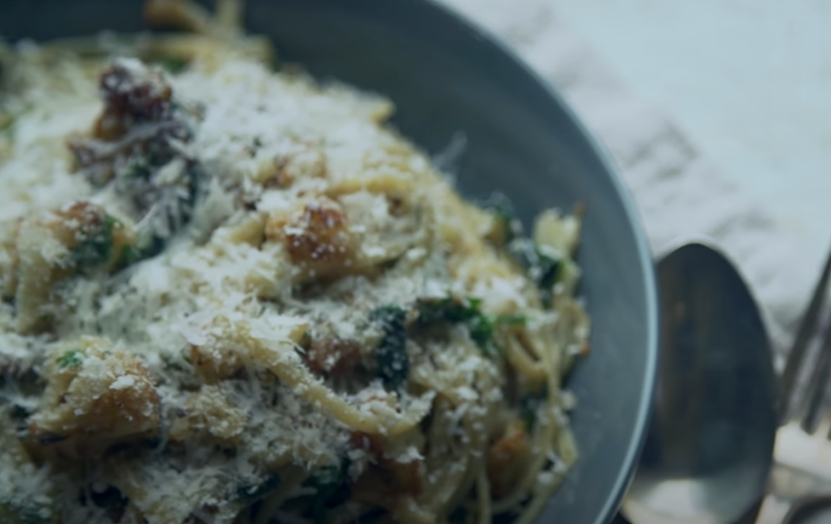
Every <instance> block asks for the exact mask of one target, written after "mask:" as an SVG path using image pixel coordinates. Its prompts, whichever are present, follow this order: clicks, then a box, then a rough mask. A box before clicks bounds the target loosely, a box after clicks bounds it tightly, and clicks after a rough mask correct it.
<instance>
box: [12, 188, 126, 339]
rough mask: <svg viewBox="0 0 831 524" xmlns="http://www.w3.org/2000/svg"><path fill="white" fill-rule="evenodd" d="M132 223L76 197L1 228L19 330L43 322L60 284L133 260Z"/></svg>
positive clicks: (31, 328) (38, 326)
mask: <svg viewBox="0 0 831 524" xmlns="http://www.w3.org/2000/svg"><path fill="white" fill-rule="evenodd" d="M134 243H135V234H134V232H133V229H132V227H130V226H129V225H126V224H124V223H123V222H121V221H120V220H118V219H116V218H115V217H113V216H112V215H109V214H107V212H106V211H105V210H104V209H103V208H101V207H100V206H98V205H96V204H92V203H90V202H85V201H81V202H75V203H72V204H70V205H68V206H66V207H64V208H61V209H59V210H57V211H52V212H47V213H41V214H38V215H35V216H31V217H27V218H25V219H23V220H16V221H13V222H8V223H6V224H4V225H3V226H2V227H0V247H2V248H4V249H3V256H2V260H0V291H1V292H2V296H3V298H14V299H15V304H16V310H17V323H18V330H19V331H20V332H22V333H29V332H33V331H37V330H39V329H42V328H43V327H44V324H45V321H46V320H47V318H48V316H49V314H50V311H49V307H48V306H49V304H50V303H51V302H53V297H52V295H53V292H54V288H55V286H56V284H58V282H60V281H61V280H62V279H64V278H67V277H69V276H71V275H75V274H78V273H86V272H89V271H97V270H103V271H113V270H115V269H116V268H118V267H119V266H120V265H121V264H124V263H126V262H127V261H129V259H130V253H131V249H132V246H133V244H134Z"/></svg>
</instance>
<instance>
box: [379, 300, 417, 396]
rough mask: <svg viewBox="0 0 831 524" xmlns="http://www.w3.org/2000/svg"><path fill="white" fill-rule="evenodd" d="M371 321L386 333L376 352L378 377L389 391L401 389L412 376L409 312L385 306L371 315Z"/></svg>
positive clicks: (396, 307)
mask: <svg viewBox="0 0 831 524" xmlns="http://www.w3.org/2000/svg"><path fill="white" fill-rule="evenodd" d="M370 319H371V320H372V321H374V322H377V323H379V324H380V326H381V329H382V330H383V332H384V337H383V338H382V339H381V344H380V345H379V346H378V349H377V350H376V352H375V360H376V362H377V363H378V375H379V376H380V377H381V380H383V381H384V385H385V386H386V387H387V388H389V389H399V388H401V387H402V386H403V385H404V384H405V383H406V382H407V379H408V377H409V375H410V357H409V356H408V355H407V326H406V324H405V321H406V320H407V312H406V311H405V310H403V309H401V308H400V307H398V306H383V307H380V308H377V309H375V310H373V311H372V312H371V313H370Z"/></svg>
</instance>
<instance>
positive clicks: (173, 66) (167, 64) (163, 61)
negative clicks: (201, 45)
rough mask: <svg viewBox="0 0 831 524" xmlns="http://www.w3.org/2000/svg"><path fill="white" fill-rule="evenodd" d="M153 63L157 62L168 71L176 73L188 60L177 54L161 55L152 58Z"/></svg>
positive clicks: (183, 67) (179, 71)
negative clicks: (154, 58)
mask: <svg viewBox="0 0 831 524" xmlns="http://www.w3.org/2000/svg"><path fill="white" fill-rule="evenodd" d="M153 63H154V64H157V65H158V66H159V67H161V68H162V69H164V70H165V71H167V72H168V73H171V74H174V75H175V74H176V73H181V72H182V71H183V70H184V69H185V68H186V67H187V66H188V64H189V63H190V62H189V61H188V60H185V59H184V58H179V57H177V56H163V57H160V58H157V59H156V60H153Z"/></svg>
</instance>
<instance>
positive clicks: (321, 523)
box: [309, 460, 349, 524]
mask: <svg viewBox="0 0 831 524" xmlns="http://www.w3.org/2000/svg"><path fill="white" fill-rule="evenodd" d="M348 472H349V461H348V460H344V461H343V462H341V464H340V466H327V467H323V468H320V469H318V470H317V471H316V472H315V474H314V476H312V478H311V479H310V480H309V483H310V484H311V486H312V487H314V488H315V489H316V490H317V494H316V495H315V498H314V501H313V502H312V515H313V516H314V520H315V524H327V523H328V515H327V510H328V509H329V508H331V507H333V506H337V505H338V504H342V503H343V502H345V501H346V500H347V499H348V498H349V486H348V485H347V482H346V479H347V474H348Z"/></svg>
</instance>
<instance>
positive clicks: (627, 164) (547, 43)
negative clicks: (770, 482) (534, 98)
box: [443, 0, 828, 366]
mask: <svg viewBox="0 0 831 524" xmlns="http://www.w3.org/2000/svg"><path fill="white" fill-rule="evenodd" d="M443 2H444V3H445V4H446V5H448V6H449V7H451V8H452V9H454V10H456V11H458V12H460V13H462V14H463V15H464V16H466V17H468V18H469V19H471V20H473V21H474V22H475V23H478V24H479V25H480V26H482V27H484V28H485V29H486V30H489V31H490V32H491V33H492V34H494V35H496V36H497V37H499V38H501V39H502V40H503V41H505V42H507V43H508V44H509V47H511V48H512V49H513V50H514V51H515V52H516V53H517V54H518V55H519V56H520V57H521V58H522V59H524V60H525V61H526V62H527V63H528V64H530V65H531V66H532V67H533V68H534V69H536V71H537V72H538V73H539V74H541V75H542V76H543V77H544V78H546V79H547V80H548V81H550V82H551V83H552V84H553V85H554V86H556V88H557V89H558V90H559V92H560V93H561V94H563V95H564V97H565V99H566V100H567V102H568V103H569V104H570V105H571V107H572V108H573V109H574V110H575V112H576V113H577V115H578V116H579V117H580V118H581V119H582V121H583V123H584V124H585V125H586V126H587V127H588V128H589V130H590V131H591V132H592V133H593V135H594V137H595V138H597V139H599V141H600V142H601V143H602V144H603V145H604V146H605V147H606V149H607V150H608V151H609V152H610V153H611V155H612V158H613V159H614V161H615V162H616V164H617V167H618V171H619V173H620V174H621V175H622V176H623V178H624V180H625V182H626V183H627V185H628V187H629V189H630V191H631V192H632V194H633V195H634V197H635V201H636V202H637V204H638V207H639V208H640V213H641V217H642V219H643V222H644V225H645V228H646V231H647V234H648V236H649V239H650V243H651V246H652V249H653V253H655V254H656V255H658V254H660V253H661V252H662V251H663V250H664V249H665V248H666V247H667V246H668V245H669V244H671V243H673V242H675V241H677V240H678V239H679V238H685V237H694V236H700V235H705V236H706V237H708V238H710V239H712V240H714V241H715V242H716V244H717V245H718V246H719V247H720V248H721V249H723V250H724V252H726V253H727V255H728V256H729V257H730V258H731V259H732V260H733V261H734V262H735V263H736V264H737V266H738V267H739V269H740V271H741V272H742V274H743V275H744V276H745V278H746V280H747V281H748V282H749V284H750V286H751V288H752V290H753V292H754V294H755V296H756V298H757V300H758V301H759V302H760V305H761V306H762V308H763V309H764V310H765V314H766V315H767V319H766V320H767V326H768V332H769V334H770V337H771V340H772V342H773V345H774V348H775V350H776V352H777V355H778V357H779V359H778V360H779V362H778V363H777V364H778V365H779V366H781V364H782V360H783V359H782V358H781V357H782V356H783V355H784V354H785V352H786V350H787V348H788V347H789V345H790V343H791V340H792V338H793V335H794V330H795V329H796V326H797V324H798V321H799V319H800V317H801V314H802V312H803V310H804V308H805V307H806V305H807V302H808V300H809V295H810V293H811V291H812V289H813V285H814V284H815V282H816V280H817V278H818V276H819V271H820V266H821V264H822V261H823V259H824V256H825V252H826V250H827V249H828V241H827V240H822V241H817V239H813V238H806V236H807V234H806V233H805V232H804V231H801V230H799V229H798V228H796V227H793V226H791V227H789V224H788V223H787V222H784V221H783V220H779V219H778V217H776V216H774V215H773V213H771V212H769V210H767V209H766V208H765V206H764V204H763V203H762V202H757V201H754V199H753V197H752V196H751V191H749V190H748V187H747V184H748V183H752V181H753V177H752V175H749V174H744V175H745V176H743V177H734V176H730V175H729V174H727V173H724V172H722V171H720V170H719V169H717V168H716V167H715V166H714V165H712V164H711V163H710V162H709V161H708V159H707V157H706V155H704V154H702V153H701V152H700V151H698V150H697V149H696V147H695V146H694V145H693V144H691V143H690V140H689V139H688V138H687V137H685V136H684V133H683V132H682V131H681V130H679V128H678V127H677V126H676V125H675V124H673V122H671V121H670V120H669V119H668V118H667V117H666V116H665V115H664V114H662V112H661V111H660V110H658V109H657V108H656V107H653V106H652V105H650V104H649V103H647V102H644V101H643V100H640V99H639V98H638V97H637V96H636V95H635V94H633V93H632V92H630V91H629V90H628V89H627V87H626V86H625V85H623V84H622V83H621V82H620V81H619V80H618V79H617V78H616V76H615V74H614V68H613V66H610V65H609V64H607V63H604V61H603V60H602V59H601V58H600V57H599V56H597V55H596V54H595V52H594V51H593V50H592V49H591V47H590V46H589V45H588V44H587V43H586V42H585V41H583V40H582V39H581V38H580V36H578V35H577V34H575V33H574V32H573V31H571V30H570V29H569V27H568V25H567V24H566V23H565V22H564V21H563V20H562V18H560V17H559V16H558V13H557V12H556V9H555V7H554V6H553V5H552V4H553V2H552V0H522V1H521V2H505V1H504V0H443Z"/></svg>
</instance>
